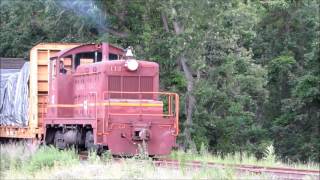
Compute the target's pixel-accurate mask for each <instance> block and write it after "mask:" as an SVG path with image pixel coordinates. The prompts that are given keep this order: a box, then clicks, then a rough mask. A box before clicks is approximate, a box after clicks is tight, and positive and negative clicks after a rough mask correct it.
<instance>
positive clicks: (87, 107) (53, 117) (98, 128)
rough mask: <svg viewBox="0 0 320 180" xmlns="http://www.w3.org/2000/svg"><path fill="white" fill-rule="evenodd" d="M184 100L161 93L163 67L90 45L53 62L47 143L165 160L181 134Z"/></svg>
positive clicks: (45, 124) (104, 45) (64, 53)
mask: <svg viewBox="0 0 320 180" xmlns="http://www.w3.org/2000/svg"><path fill="white" fill-rule="evenodd" d="M178 117H179V97H178V95H177V94H175V93H169V92H159V65H158V64H157V63H155V62H148V61H142V60H136V59H134V57H133V55H132V51H131V49H130V48H128V50H127V51H125V50H123V49H121V48H117V47H115V46H112V45H110V44H107V43H102V44H85V45H80V46H77V47H75V48H71V49H67V50H63V51H61V52H59V53H57V54H56V55H54V56H53V57H51V58H50V71H49V93H48V105H47V114H46V117H45V118H44V121H43V127H44V131H45V133H44V134H45V143H46V144H53V145H54V146H56V147H58V148H60V149H64V148H66V147H69V146H76V147H82V148H86V149H98V150H101V149H109V150H110V151H111V153H112V154H115V155H135V154H137V153H139V149H140V148H139V146H140V145H142V144H143V143H145V145H146V146H145V148H146V150H147V152H148V154H149V155H166V154H168V153H170V151H171V149H172V147H174V146H175V145H176V137H177V135H178V133H179V127H178V125H179V122H178Z"/></svg>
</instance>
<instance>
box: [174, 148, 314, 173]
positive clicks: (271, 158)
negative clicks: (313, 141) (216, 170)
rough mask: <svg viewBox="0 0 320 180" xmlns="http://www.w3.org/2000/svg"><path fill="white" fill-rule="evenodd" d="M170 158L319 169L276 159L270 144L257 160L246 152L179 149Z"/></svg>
mask: <svg viewBox="0 0 320 180" xmlns="http://www.w3.org/2000/svg"><path fill="white" fill-rule="evenodd" d="M169 157H170V158H172V159H177V160H179V161H181V162H185V161H191V160H195V161H203V162H215V163H223V164H246V165H257V166H267V167H288V168H299V169H310V170H319V168H320V165H319V164H317V163H314V162H308V163H305V164H303V163H284V162H281V161H278V160H277V159H276V156H275V155H274V151H273V147H272V146H270V147H269V149H268V153H267V154H266V156H265V157H264V158H263V159H261V160H257V159H256V157H255V156H253V155H250V154H248V153H243V156H242V158H241V156H240V153H235V154H228V155H224V156H221V155H219V154H218V155H213V154H210V153H208V152H204V151H202V152H200V153H191V152H184V151H181V150H178V151H173V152H172V153H171V154H170V156H169Z"/></svg>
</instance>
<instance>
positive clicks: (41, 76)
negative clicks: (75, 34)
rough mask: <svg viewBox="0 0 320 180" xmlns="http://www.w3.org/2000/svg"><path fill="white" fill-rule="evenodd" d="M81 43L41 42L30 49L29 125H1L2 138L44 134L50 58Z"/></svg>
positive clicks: (32, 136) (0, 136)
mask: <svg viewBox="0 0 320 180" xmlns="http://www.w3.org/2000/svg"><path fill="white" fill-rule="evenodd" d="M79 45H81V44H80V43H40V44H38V45H36V46H34V47H33V48H32V49H31V50H30V79H29V124H28V127H13V126H0V138H37V137H39V138H40V137H41V135H42V134H43V129H42V120H43V117H44V116H45V114H46V101H47V94H48V76H49V71H48V70H49V58H50V56H52V55H53V54H55V53H57V52H59V51H61V50H64V49H69V48H73V47H76V46H79Z"/></svg>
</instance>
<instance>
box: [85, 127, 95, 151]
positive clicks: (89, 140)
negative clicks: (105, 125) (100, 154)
mask: <svg viewBox="0 0 320 180" xmlns="http://www.w3.org/2000/svg"><path fill="white" fill-rule="evenodd" d="M85 147H86V148H87V150H88V151H96V150H97V146H96V145H95V144H94V139H93V133H92V131H87V132H86V139H85Z"/></svg>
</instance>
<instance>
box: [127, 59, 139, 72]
mask: <svg viewBox="0 0 320 180" xmlns="http://www.w3.org/2000/svg"><path fill="white" fill-rule="evenodd" d="M125 66H126V67H127V68H128V70H130V71H135V70H137V69H138V67H139V63H138V61H137V60H135V59H129V60H127V62H126V64H125Z"/></svg>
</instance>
